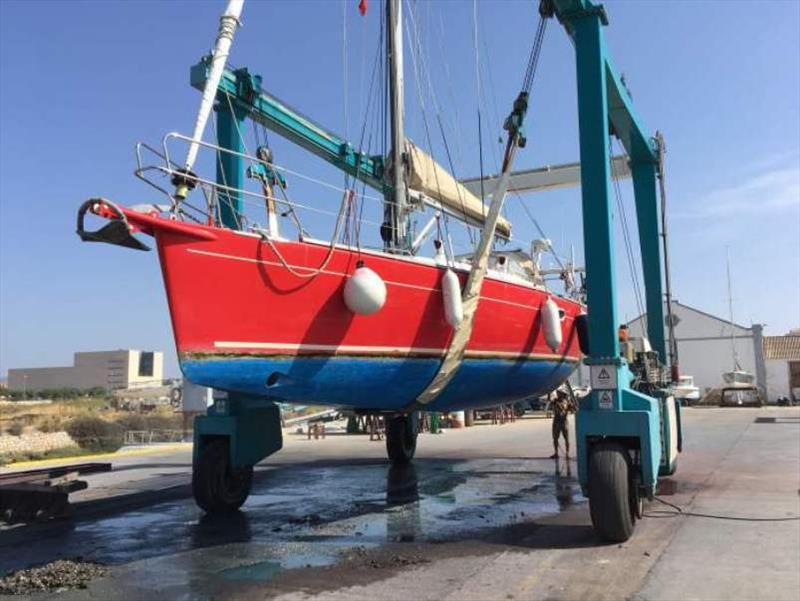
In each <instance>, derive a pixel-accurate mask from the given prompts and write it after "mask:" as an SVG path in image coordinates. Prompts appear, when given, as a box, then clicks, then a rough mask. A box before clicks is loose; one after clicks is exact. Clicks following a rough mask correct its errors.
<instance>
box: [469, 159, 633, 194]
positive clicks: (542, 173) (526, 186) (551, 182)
mask: <svg viewBox="0 0 800 601" xmlns="http://www.w3.org/2000/svg"><path fill="white" fill-rule="evenodd" d="M611 163H612V171H613V173H614V176H615V177H617V178H619V179H624V178H628V177H630V176H631V170H630V168H629V167H628V158H627V157H624V156H615V157H614V158H613V159H611ZM498 179H499V176H497V175H487V176H486V177H484V178H483V193H484V194H485V195H486V196H491V195H492V193H493V192H494V189H495V188H496V187H497V180H498ZM509 179H510V183H509V187H508V191H509V192H520V193H524V192H543V191H544V190H556V189H558V188H572V187H574V186H580V185H581V164H580V163H566V164H563V165H547V166H545V167H537V168H535V169H523V170H521V171H513V172H512V173H511V175H510V178H509ZM461 183H462V184H464V187H466V188H467V190H469V191H470V192H472V193H473V194H475V195H476V196H480V194H481V178H480V177H471V178H469V179H462V180H461Z"/></svg>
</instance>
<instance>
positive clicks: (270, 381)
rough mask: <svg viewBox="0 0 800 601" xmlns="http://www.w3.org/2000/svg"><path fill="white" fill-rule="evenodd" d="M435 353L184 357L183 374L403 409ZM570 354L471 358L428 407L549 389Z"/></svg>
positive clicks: (304, 398)
mask: <svg viewBox="0 0 800 601" xmlns="http://www.w3.org/2000/svg"><path fill="white" fill-rule="evenodd" d="M440 363H441V360H440V359H438V358H413V359H412V358H392V357H385V358H384V357H382V358H375V357H352V356H335V357H320V356H311V357H309V356H295V357H287V356H269V357H254V356H248V357H231V356H213V355H212V356H208V355H206V356H202V357H196V356H188V357H182V360H181V368H182V369H183V373H184V375H185V376H186V377H187V378H188V379H189V380H191V381H192V382H195V383H197V384H201V385H204V386H210V387H212V388H216V389H219V390H227V391H232V392H241V393H247V394H253V395H258V396H263V397H265V398H269V399H271V400H274V401H279V402H286V403H304V404H315V405H331V406H344V407H353V408H356V409H370V410H378V411H395V410H401V409H403V408H405V407H407V406H408V404H409V402H410V401H411V400H413V399H414V398H416V396H417V395H418V394H419V393H420V392H421V391H422V390H423V389H424V388H425V386H426V385H427V384H428V382H430V380H431V378H433V376H434V375H435V374H436V370H437V369H438V367H439V364H440ZM575 366H576V363H575V362H573V361H569V360H564V361H556V360H548V359H527V360H520V359H492V358H486V359H470V358H467V359H465V360H464V363H463V364H462V365H461V367H460V368H459V370H458V373H457V374H456V376H455V378H454V379H453V381H452V382H451V383H450V384H449V385H448V386H447V388H446V389H445V390H444V391H443V392H442V394H441V395H440V396H439V397H438V398H437V399H436V400H435V401H434V402H433V403H431V405H429V409H430V410H431V411H450V410H459V409H468V408H473V407H488V406H492V405H497V404H501V403H508V402H512V401H517V400H520V399H524V398H526V397H531V396H537V395H539V394H544V393H547V392H549V391H551V390H553V389H554V388H556V387H558V386H559V385H560V384H561V383H562V382H563V381H564V380H566V379H567V378H568V377H569V375H570V374H571V373H572V371H573V370H574V369H575Z"/></svg>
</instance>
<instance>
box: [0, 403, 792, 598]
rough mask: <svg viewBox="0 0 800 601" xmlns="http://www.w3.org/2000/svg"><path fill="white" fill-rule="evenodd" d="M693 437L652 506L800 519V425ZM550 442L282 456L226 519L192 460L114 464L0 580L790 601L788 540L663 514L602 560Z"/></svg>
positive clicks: (475, 435) (361, 448)
mask: <svg viewBox="0 0 800 601" xmlns="http://www.w3.org/2000/svg"><path fill="white" fill-rule="evenodd" d="M685 418H686V422H685V433H686V441H685V452H684V453H683V455H682V456H681V458H680V460H679V467H678V472H677V474H676V475H675V476H674V477H673V478H672V479H671V480H670V481H669V482H667V483H666V484H665V485H664V486H663V487H662V492H663V494H662V498H663V499H664V500H666V501H669V502H670V503H674V504H676V505H679V506H681V507H683V508H684V510H685V511H692V512H695V513H702V514H706V515H717V516H727V517H736V518H784V519H785V518H788V517H792V516H798V515H800V496H798V493H799V492H800V411H798V410H797V409H775V408H764V409H725V410H723V409H690V410H687V411H686V412H685ZM758 418H767V419H766V420H764V419H758ZM773 418H774V419H773ZM549 425H550V424H549V421H548V420H544V419H525V420H520V421H517V422H516V423H513V424H506V425H503V426H476V427H474V428H470V429H466V430H458V431H449V432H447V433H446V434H443V435H441V436H436V435H429V434H426V435H422V436H421V437H420V440H419V446H418V457H417V459H416V460H415V462H414V465H413V467H410V468H406V469H401V470H397V469H390V468H389V467H388V466H387V465H386V463H385V459H384V456H385V451H384V448H383V444H382V443H380V442H370V441H369V440H368V439H367V437H353V436H329V437H328V438H327V439H325V440H315V441H314V440H312V441H307V440H305V439H303V438H300V437H289V438H288V440H287V442H286V447H285V449H284V450H283V451H281V452H280V453H278V454H277V455H275V456H273V457H271V458H269V459H268V460H267V461H266V462H265V463H264V464H263V465H262V466H260V469H259V471H258V473H257V477H256V481H255V485H254V491H253V494H252V495H251V497H250V499H249V500H248V502H247V504H246V505H245V507H244V510H243V511H242V512H241V513H240V514H237V515H235V516H233V517H230V518H225V519H210V518H208V517H205V516H203V515H202V514H201V513H200V512H199V510H197V509H196V508H195V506H194V504H193V502H192V500H191V499H190V498H188V497H187V494H188V473H189V469H190V451H189V449H188V448H170V450H169V451H168V452H164V453H161V454H159V453H155V454H153V453H150V454H146V455H134V456H130V457H126V458H122V459H120V460H118V461H115V462H114V463H115V471H114V472H112V473H111V474H100V475H97V476H93V477H92V488H91V489H90V490H89V491H87V492H86V493H83V494H84V496H83V498H82V501H83V502H82V503H81V504H80V505H79V506H78V512H77V515H76V518H77V519H76V520H75V521H74V522H72V523H69V524H59V525H48V526H44V527H42V526H36V527H29V528H17V529H14V530H11V531H4V532H0V572H9V571H11V570H14V569H17V568H21V567H25V566H29V565H38V564H42V563H45V562H48V561H52V560H54V559H59V558H73V557H76V556H81V557H84V558H88V559H92V560H96V561H99V562H102V563H105V564H108V565H110V566H111V567H110V570H109V573H108V575H107V576H105V577H102V578H99V579H97V580H95V581H93V582H92V583H90V585H89V587H88V588H87V589H85V590H74V591H67V592H61V593H51V594H46V593H43V594H36V595H34V598H50V597H53V598H58V599H103V600H106V599H110V600H111V599H152V598H159V599H248V600H249V599H263V598H280V599H305V598H309V597H319V598H325V599H363V598H373V599H445V598H453V599H534V598H536V599H539V598H548V599H620V598H632V599H636V600H644V599H678V598H692V599H792V600H795V599H798V598H800V571H798V566H800V522H799V521H797V520H792V521H752V520H749V519H747V520H728V519H725V520H723V519H716V518H710V517H693V516H677V515H675V512H674V510H672V509H671V508H669V507H667V506H665V505H662V504H660V503H657V502H656V503H651V504H648V505H647V507H646V513H647V514H648V515H649V517H647V518H645V519H644V520H642V521H641V522H639V523H638V525H637V530H636V533H635V535H634V538H632V539H631V540H630V541H629V542H628V543H626V544H624V545H601V544H599V543H598V541H597V540H596V539H595V537H594V535H593V532H592V529H591V526H590V520H589V515H588V505H587V503H586V501H585V499H583V497H582V496H581V494H580V490H579V487H578V485H577V482H576V481H575V479H574V472H575V469H576V468H575V464H574V463H567V462H564V461H562V462H560V463H558V464H556V462H554V461H553V460H549V459H547V458H546V457H547V456H548V455H549V454H550V453H551V452H552V448H551V446H550V440H549V438H550V436H549ZM152 490H159V491H161V492H159V493H157V494H154V493H153V492H152ZM146 491H150V492H146Z"/></svg>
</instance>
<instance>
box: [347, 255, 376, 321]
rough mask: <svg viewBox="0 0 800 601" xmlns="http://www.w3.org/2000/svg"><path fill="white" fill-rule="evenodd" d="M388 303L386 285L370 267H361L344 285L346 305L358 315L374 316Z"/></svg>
mask: <svg viewBox="0 0 800 601" xmlns="http://www.w3.org/2000/svg"><path fill="white" fill-rule="evenodd" d="M385 302H386V284H385V283H384V282H383V280H382V279H381V276H379V275H378V274H377V273H375V272H374V271H372V270H371V269H370V268H369V267H364V266H359V267H358V268H356V270H355V271H354V272H353V275H351V276H350V278H349V279H348V280H347V283H346V284H345V285H344V304H345V305H347V308H348V309H350V310H351V311H352V312H353V313H355V314H356V315H372V314H373V313H377V312H378V311H380V310H381V308H382V307H383V305H384V303H385Z"/></svg>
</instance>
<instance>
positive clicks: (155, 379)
mask: <svg viewBox="0 0 800 601" xmlns="http://www.w3.org/2000/svg"><path fill="white" fill-rule="evenodd" d="M74 357H75V358H74V362H73V365H72V366H70V367H30V368H20V369H9V370H8V388H9V389H10V390H19V391H28V392H34V391H40V390H52V389H54V388H77V389H79V390H88V389H90V388H105V389H106V390H117V389H126V388H142V387H150V386H161V382H162V380H163V378H164V353H161V352H152V351H137V350H130V349H127V350H118V351H96V352H87V353H75V356H74Z"/></svg>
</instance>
